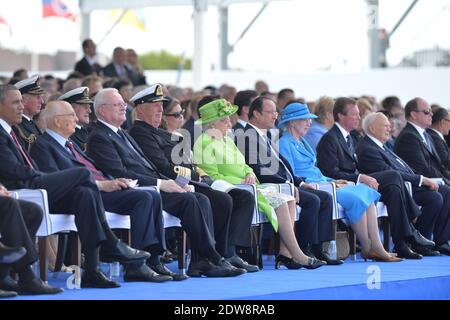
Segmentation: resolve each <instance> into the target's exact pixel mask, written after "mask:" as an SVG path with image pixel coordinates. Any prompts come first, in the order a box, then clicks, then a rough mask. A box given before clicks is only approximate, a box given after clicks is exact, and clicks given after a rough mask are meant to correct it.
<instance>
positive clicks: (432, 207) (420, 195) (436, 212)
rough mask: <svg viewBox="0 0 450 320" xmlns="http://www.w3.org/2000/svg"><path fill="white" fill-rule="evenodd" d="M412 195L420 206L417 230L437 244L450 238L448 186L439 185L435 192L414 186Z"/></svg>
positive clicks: (449, 190)
mask: <svg viewBox="0 0 450 320" xmlns="http://www.w3.org/2000/svg"><path fill="white" fill-rule="evenodd" d="M413 197H414V200H415V201H416V202H417V204H418V205H420V206H422V214H421V215H420V216H419V218H418V219H417V223H416V228H417V230H419V231H420V233H421V234H422V235H423V236H424V237H426V238H428V239H433V240H434V241H435V242H436V244H438V245H441V244H443V243H445V242H447V241H448V240H450V187H448V186H445V185H444V186H439V190H438V191H437V192H436V191H431V190H429V189H427V188H425V187H414V188H413ZM432 236H433V237H432Z"/></svg>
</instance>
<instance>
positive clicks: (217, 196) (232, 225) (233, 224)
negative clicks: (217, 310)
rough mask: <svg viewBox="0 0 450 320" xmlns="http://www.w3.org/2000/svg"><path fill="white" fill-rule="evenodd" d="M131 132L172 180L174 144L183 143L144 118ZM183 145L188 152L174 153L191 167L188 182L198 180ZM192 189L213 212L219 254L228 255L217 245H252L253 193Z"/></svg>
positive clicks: (189, 155) (190, 157)
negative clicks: (198, 193) (205, 201)
mask: <svg viewBox="0 0 450 320" xmlns="http://www.w3.org/2000/svg"><path fill="white" fill-rule="evenodd" d="M130 135H131V136H132V137H133V138H134V140H135V141H136V142H137V143H138V145H139V147H140V148H141V149H142V151H143V152H144V154H145V155H146V156H147V158H149V159H150V160H151V161H152V163H153V164H154V165H155V166H156V168H157V169H158V171H159V172H161V173H163V174H164V175H165V176H167V177H169V178H171V179H176V178H177V174H176V173H175V171H174V168H175V164H174V163H173V162H172V152H173V150H174V148H175V147H176V148H178V147H180V146H182V143H183V142H180V144H179V145H177V144H178V143H179V142H178V141H177V140H172V134H171V133H169V132H167V131H165V130H162V129H158V128H154V127H152V126H150V125H149V124H147V123H145V122H143V121H135V123H134V125H133V127H132V128H131V130H130ZM173 136H174V137H177V136H176V135H173ZM179 138H181V137H179ZM181 140H182V138H181ZM183 147H184V148H186V149H185V150H187V151H186V152H183V150H181V151H180V152H179V153H177V155H178V156H179V157H180V158H181V159H182V161H183V162H182V163H181V164H180V165H181V166H183V167H187V168H189V169H190V170H191V181H194V182H196V181H199V180H200V177H199V174H198V173H197V171H196V167H195V166H194V165H193V164H192V155H191V154H192V152H191V150H190V148H189V146H186V145H184V146H183ZM195 190H196V191H197V192H200V193H202V194H204V195H205V196H207V197H208V199H209V201H210V203H211V207H212V209H213V215H214V233H215V235H216V240H217V245H216V247H217V246H219V247H217V249H218V251H219V253H221V254H222V255H223V256H225V257H227V256H229V255H230V254H231V253H229V252H225V251H222V249H221V248H220V247H225V245H226V244H227V243H228V242H230V244H231V245H238V246H241V247H249V246H250V245H251V242H250V239H251V236H250V227H251V222H252V217H253V209H254V206H255V201H254V198H253V196H252V195H251V194H250V193H249V192H248V191H245V190H239V189H234V190H232V191H231V192H229V193H228V194H227V193H225V192H220V191H217V190H214V189H212V188H209V187H207V186H206V187H200V186H198V185H196V186H195ZM228 237H229V240H228ZM219 244H221V245H219Z"/></svg>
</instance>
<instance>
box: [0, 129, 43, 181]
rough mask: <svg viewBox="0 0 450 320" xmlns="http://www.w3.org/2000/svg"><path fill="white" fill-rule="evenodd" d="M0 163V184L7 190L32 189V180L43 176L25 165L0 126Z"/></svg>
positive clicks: (12, 142)
mask: <svg viewBox="0 0 450 320" xmlns="http://www.w3.org/2000/svg"><path fill="white" fill-rule="evenodd" d="M25 152H26V151H25ZM30 159H31V157H30ZM31 161H32V164H33V166H34V168H38V166H37V165H36V163H35V162H33V160H32V159H31ZM0 163H1V165H0V182H1V183H2V184H3V185H4V186H5V187H6V188H8V189H21V188H32V182H33V180H34V179H36V178H38V177H40V176H42V175H43V173H42V172H40V171H37V170H34V169H31V168H30V167H29V166H28V165H26V164H25V160H24V158H23V156H22V154H21V153H20V151H19V150H18V149H17V147H16V145H15V143H14V141H13V140H12V139H11V136H10V135H9V134H8V133H7V132H6V131H5V130H4V129H3V127H2V126H0Z"/></svg>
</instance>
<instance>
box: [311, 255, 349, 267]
mask: <svg viewBox="0 0 450 320" xmlns="http://www.w3.org/2000/svg"><path fill="white" fill-rule="evenodd" d="M314 255H315V257H316V258H317V259H319V260H322V261H325V262H326V263H327V265H330V266H337V265H340V264H343V263H344V261H342V260H340V259H332V258H331V257H330V256H329V255H328V253H327V252H323V251H321V252H316V253H315V254H314Z"/></svg>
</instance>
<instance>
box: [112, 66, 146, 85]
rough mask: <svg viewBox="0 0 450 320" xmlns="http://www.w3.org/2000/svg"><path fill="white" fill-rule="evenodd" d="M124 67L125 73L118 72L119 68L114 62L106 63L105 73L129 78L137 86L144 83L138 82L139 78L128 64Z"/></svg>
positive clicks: (120, 77)
mask: <svg viewBox="0 0 450 320" xmlns="http://www.w3.org/2000/svg"><path fill="white" fill-rule="evenodd" d="M123 69H124V73H123V74H121V75H119V74H117V70H116V68H115V66H114V63H112V62H111V63H110V64H108V65H106V66H105V67H104V68H103V75H104V76H105V77H110V78H118V79H121V80H128V81H130V82H131V83H133V85H135V86H137V85H140V84H142V83H137V82H136V81H138V80H137V78H136V76H135V75H134V72H133V70H131V69H130V68H129V67H128V66H127V65H123ZM135 82H136V83H135Z"/></svg>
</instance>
